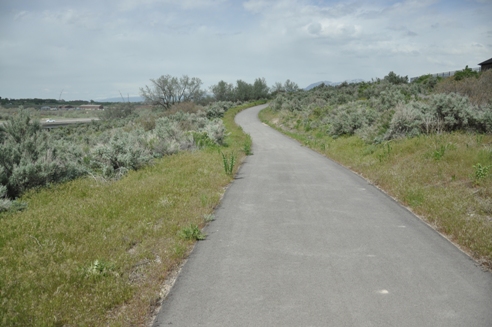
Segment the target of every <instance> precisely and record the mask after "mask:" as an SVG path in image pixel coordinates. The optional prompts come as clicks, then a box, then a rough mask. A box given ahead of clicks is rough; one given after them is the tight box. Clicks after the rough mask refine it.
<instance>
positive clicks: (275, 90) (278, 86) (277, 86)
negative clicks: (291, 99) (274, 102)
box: [270, 82, 285, 94]
mask: <svg viewBox="0 0 492 327" xmlns="http://www.w3.org/2000/svg"><path fill="white" fill-rule="evenodd" d="M284 91H285V90H284V86H283V85H282V83H280V82H275V84H273V86H272V87H271V88H270V93H272V94H277V93H280V92H284Z"/></svg>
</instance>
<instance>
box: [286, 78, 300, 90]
mask: <svg viewBox="0 0 492 327" xmlns="http://www.w3.org/2000/svg"><path fill="white" fill-rule="evenodd" d="M284 91H285V92H295V91H299V86H298V85H297V84H296V83H294V82H292V81H291V80H290V79H288V80H286V81H285V83H284Z"/></svg>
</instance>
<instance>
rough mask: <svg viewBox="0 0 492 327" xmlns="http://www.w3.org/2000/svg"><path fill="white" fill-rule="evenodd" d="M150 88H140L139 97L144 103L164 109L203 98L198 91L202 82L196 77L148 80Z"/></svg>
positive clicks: (186, 76) (201, 92) (202, 94)
mask: <svg viewBox="0 0 492 327" xmlns="http://www.w3.org/2000/svg"><path fill="white" fill-rule="evenodd" d="M150 81H151V82H152V84H153V85H151V86H152V87H149V86H147V85H146V86H145V87H144V88H140V95H141V96H142V97H143V98H144V100H145V102H147V103H150V104H152V105H155V106H161V107H163V108H164V109H169V108H171V106H172V105H174V104H176V103H179V102H188V101H198V100H200V99H201V98H202V97H203V96H204V94H205V93H204V91H202V90H201V89H200V86H201V85H202V81H201V80H200V79H199V78H197V77H192V78H190V77H188V75H183V76H182V77H181V78H179V79H178V78H177V77H173V76H170V75H163V76H161V77H159V78H158V79H157V80H154V79H151V80H150Z"/></svg>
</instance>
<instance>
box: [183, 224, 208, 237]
mask: <svg viewBox="0 0 492 327" xmlns="http://www.w3.org/2000/svg"><path fill="white" fill-rule="evenodd" d="M179 236H180V237H181V238H183V239H185V240H189V241H200V240H204V239H206V238H207V235H205V234H203V232H202V231H201V229H200V228H199V227H198V225H196V224H190V225H189V226H187V227H184V228H183V229H181V230H180V231H179Z"/></svg>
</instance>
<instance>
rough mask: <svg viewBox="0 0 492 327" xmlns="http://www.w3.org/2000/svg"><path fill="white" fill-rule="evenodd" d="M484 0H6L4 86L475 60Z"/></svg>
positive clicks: (107, 91)
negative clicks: (166, 75) (349, 0)
mask: <svg viewBox="0 0 492 327" xmlns="http://www.w3.org/2000/svg"><path fill="white" fill-rule="evenodd" d="M491 12H492V3H491V2H490V1H478V0H477V1H473V0H463V1H457V0H452V1H438V0H423V1H413V0H406V1H405V0H403V1H390V0H387V1H384V0H380V1H351V2H347V1H323V0H279V1H267V0H248V1H233V0H200V1H198V0H181V1H178V0H124V1H116V0H109V1H104V2H101V1H92V0H88V1H84V2H79V1H61V0H38V1H35V2H33V1H28V0H18V1H13V0H7V1H2V2H1V3H0V96H2V97H9V98H32V97H38V98H58V97H59V94H60V92H62V91H63V93H62V98H64V99H66V100H73V99H83V100H89V99H94V100H97V99H101V98H109V97H117V96H119V94H120V92H121V93H122V94H124V95H125V96H126V95H127V94H128V95H130V96H134V95H138V90H139V88H140V87H142V86H144V85H146V84H149V79H151V78H158V77H159V76H161V75H165V74H170V75H174V76H181V75H183V74H187V75H190V76H196V77H199V78H201V79H202V81H203V82H204V87H208V86H210V85H212V84H216V83H217V82H218V81H220V80H225V81H227V82H230V83H234V82H235V81H236V80H238V79H242V80H245V81H247V82H250V83H252V82H253V81H254V79H255V78H257V77H264V78H265V79H266V80H267V82H268V84H269V85H272V84H273V83H274V82H277V81H280V82H283V81H285V80H286V79H291V80H293V81H295V82H296V83H298V84H299V85H300V86H301V87H304V86H307V85H308V84H311V83H313V82H316V81H320V80H331V81H343V80H351V79H359V78H360V79H366V80H369V79H371V78H375V77H383V76H384V75H386V74H387V73H388V72H389V71H394V72H396V73H397V74H399V75H409V77H412V76H418V75H421V74H426V73H435V72H443V71H449V70H456V69H462V68H464V66H465V65H469V66H470V67H475V66H477V64H478V63H479V62H481V61H484V60H487V59H489V58H491V57H492V25H491V24H490V17H489V14H490V13H491Z"/></svg>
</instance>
